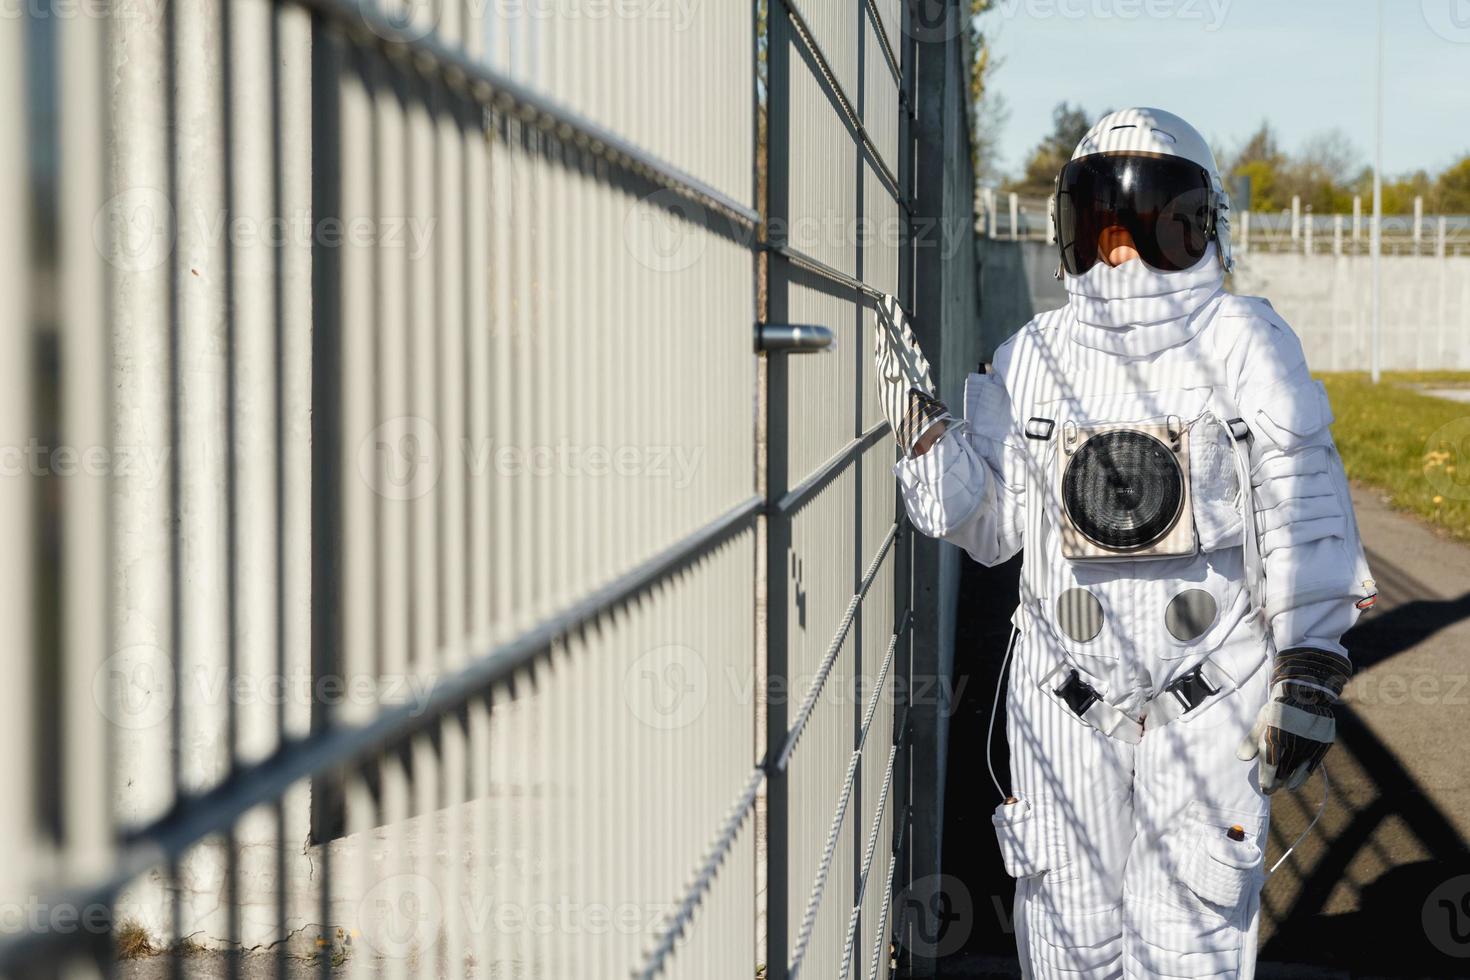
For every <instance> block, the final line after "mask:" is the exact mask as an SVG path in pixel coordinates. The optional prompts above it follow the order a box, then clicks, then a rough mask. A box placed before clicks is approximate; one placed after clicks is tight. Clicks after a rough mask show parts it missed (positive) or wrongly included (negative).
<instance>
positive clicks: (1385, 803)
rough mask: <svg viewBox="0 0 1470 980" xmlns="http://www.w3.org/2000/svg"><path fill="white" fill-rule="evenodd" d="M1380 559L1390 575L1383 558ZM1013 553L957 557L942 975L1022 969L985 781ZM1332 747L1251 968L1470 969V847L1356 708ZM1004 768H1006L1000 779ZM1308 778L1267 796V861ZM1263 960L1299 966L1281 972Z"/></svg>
mask: <svg viewBox="0 0 1470 980" xmlns="http://www.w3.org/2000/svg"><path fill="white" fill-rule="evenodd" d="M1370 561H1371V562H1372V564H1373V566H1374V568H1375V569H1378V568H1383V569H1384V570H1385V572H1387V574H1385V575H1384V577H1383V579H1381V580H1380V582H1381V583H1384V582H1392V581H1393V579H1394V575H1393V573H1392V570H1391V569H1390V568H1388V565H1387V563H1386V562H1385V561H1384V560H1383V559H1382V558H1381V557H1379V556H1376V555H1370ZM1020 562H1021V559H1020V557H1019V556H1018V557H1016V558H1014V559H1012V560H1011V561H1009V562H1007V563H1005V564H1004V565H1000V566H997V567H995V568H985V567H983V566H980V565H978V564H976V563H975V562H973V561H971V560H969V559H968V558H966V559H965V560H964V563H963V564H964V572H963V576H962V579H961V585H960V589H961V594H960V602H959V609H960V616H959V623H958V628H957V635H956V644H955V651H956V657H955V659H956V663H957V669H956V677H955V688H954V689H955V691H956V698H957V704H956V707H955V714H954V716H953V718H952V720H951V729H950V739H951V745H952V746H954V748H955V751H953V752H951V753H950V764H949V806H948V809H947V812H946V820H945V835H944V872H945V875H946V876H947V877H946V881H947V887H948V888H949V890H950V892H951V895H950V896H949V905H950V906H951V907H952V911H951V914H950V915H949V917H948V919H947V925H948V927H949V928H950V929H951V930H953V931H952V932H950V933H948V934H945V935H936V936H935V937H934V940H935V942H936V944H937V946H938V947H939V949H940V951H941V952H942V953H943V954H945V959H944V960H943V961H942V963H941V972H940V976H949V977H971V978H973V977H989V976H997V977H999V976H1017V975H1019V974H1018V973H1017V972H1016V970H1015V967H1014V963H1015V959H1014V957H1015V935H1014V929H1013V927H1012V922H1011V903H1012V899H1013V895H1014V886H1013V882H1012V880H1011V879H1010V878H1009V877H1008V876H1007V875H1006V873H1005V870H1004V868H1003V867H1002V866H1001V862H1000V855H999V852H998V850H997V846H996V841H995V834H994V831H993V829H992V827H991V822H990V814H991V811H992V810H993V809H994V807H995V805H996V803H997V802H998V801H997V799H996V792H995V787H994V786H993V785H992V784H991V781H990V776H989V773H988V771H987V769H986V760H985V752H984V746H985V745H986V738H987V728H988V725H989V722H990V711H991V705H992V702H993V699H994V696H995V690H996V683H997V679H998V678H997V673H996V672H997V669H998V668H999V666H1000V662H1001V658H1002V654H1003V652H1004V650H1005V646H1006V640H1007V638H1008V636H1009V633H1010V623H1009V622H1008V620H1007V613H1008V612H1009V610H1012V609H1014V608H1015V606H1016V602H1017V600H1018V578H1019V573H1020ZM1380 604H1381V605H1382V607H1383V608H1381V609H1380V610H1379V611H1377V612H1375V613H1374V614H1373V615H1371V616H1369V617H1366V618H1365V619H1364V621H1363V622H1362V623H1361V625H1360V626H1359V627H1357V628H1356V629H1355V630H1354V631H1353V632H1352V633H1350V634H1349V635H1348V637H1347V639H1346V642H1347V643H1348V645H1349V647H1350V648H1351V649H1352V650H1353V651H1354V656H1355V659H1356V660H1357V661H1358V662H1359V664H1360V665H1362V666H1364V667H1366V666H1367V665H1370V664H1374V663H1381V662H1383V661H1385V660H1388V659H1390V658H1392V657H1394V656H1395V655H1397V654H1399V653H1402V652H1404V651H1405V650H1407V649H1408V648H1409V647H1412V646H1413V645H1415V643H1417V642H1418V640H1419V639H1420V638H1422V637H1423V635H1424V631H1425V630H1426V629H1433V628H1436V627H1442V626H1444V625H1447V623H1448V621H1458V620H1460V619H1463V618H1467V617H1470V606H1467V605H1466V602H1465V601H1464V600H1460V601H1456V602H1454V603H1448V604H1443V608H1440V609H1437V610H1436V611H1435V612H1436V615H1434V616H1432V617H1430V618H1432V619H1433V624H1432V625H1426V621H1425V620H1426V618H1425V616H1424V612H1425V608H1424V602H1423V600H1422V598H1421V597H1418V596H1415V595H1413V594H1411V593H1406V592H1401V593H1400V594H1397V595H1395V594H1393V591H1390V587H1389V586H1388V585H1386V584H1385V585H1384V592H1383V594H1382V597H1381V599H1380ZM1338 719H1339V732H1338V743H1337V747H1336V748H1335V749H1334V750H1333V752H1332V755H1331V756H1330V757H1329V763H1328V768H1329V770H1330V772H1331V773H1332V785H1333V795H1332V801H1331V805H1330V806H1329V807H1328V809H1327V812H1326V814H1325V815H1324V816H1323V818H1322V821H1321V822H1320V823H1319V824H1318V826H1317V828H1316V829H1315V830H1314V831H1313V833H1312V834H1311V835H1309V836H1308V837H1307V839H1306V840H1305V841H1303V842H1302V844H1301V845H1300V846H1299V847H1298V848H1297V850H1296V851H1295V852H1294V853H1293V854H1292V856H1291V858H1290V859H1288V861H1287V862H1286V863H1284V864H1283V865H1282V866H1281V868H1280V870H1279V871H1278V872H1277V873H1276V874H1275V875H1273V876H1272V877H1271V879H1270V880H1269V882H1268V883H1267V886H1266V888H1265V891H1264V892H1263V895H1262V928H1261V952H1260V961H1261V963H1262V964H1263V966H1262V969H1261V972H1260V974H1259V975H1260V976H1262V977H1274V976H1317V975H1319V974H1318V973H1317V972H1316V971H1305V970H1303V969H1302V967H1301V966H1300V965H1305V964H1310V965H1311V966H1313V967H1317V968H1325V969H1326V971H1327V972H1324V973H1321V974H1320V975H1321V976H1324V977H1333V978H1338V977H1342V978H1346V977H1350V976H1351V977H1383V978H1388V977H1394V978H1406V977H1467V976H1470V847H1467V843H1466V841H1465V840H1464V839H1463V838H1462V837H1461V835H1460V834H1459V833H1458V831H1457V830H1456V829H1455V827H1454V825H1453V823H1452V822H1451V821H1450V820H1449V819H1447V817H1446V815H1445V814H1444V813H1443V812H1442V811H1441V810H1440V809H1439V808H1438V807H1437V806H1436V804H1435V803H1434V801H1433V800H1432V799H1431V797H1430V795H1429V794H1427V793H1426V792H1425V790H1424V788H1423V787H1422V786H1421V785H1420V784H1419V782H1418V781H1416V779H1415V778H1414V777H1413V775H1411V774H1410V773H1409V772H1408V771H1407V770H1406V769H1405V767H1404V765H1403V764H1402V763H1401V762H1400V761H1399V759H1398V758H1397V757H1396V756H1395V755H1394V753H1393V752H1392V751H1390V750H1389V748H1388V747H1387V746H1386V745H1384V743H1383V742H1382V741H1381V740H1380V739H1379V738H1378V737H1377V736H1376V735H1375V734H1374V733H1373V732H1372V731H1371V730H1370V729H1369V727H1368V726H1367V725H1366V724H1364V722H1363V721H1362V720H1361V719H1360V718H1359V716H1358V715H1357V714H1355V713H1354V712H1353V711H1351V710H1350V709H1348V708H1346V707H1344V708H1342V709H1341V710H1340V712H1339V715H1338ZM1004 731H1005V704H1004V701H1003V700H1002V703H1001V704H1000V707H999V710H998V712H997V715H996V720H995V732H996V738H995V740H994V764H995V768H996V771H997V772H999V773H1002V774H1005V773H1007V772H1008V771H1009V765H1010V760H1009V758H1008V754H1007V749H1006V744H1005V736H1004ZM1003 778H1004V775H1003ZM1320 785H1321V784H1320V783H1319V782H1318V781H1317V780H1315V779H1314V780H1313V781H1311V782H1309V783H1308V784H1307V785H1306V786H1305V787H1303V788H1302V789H1301V790H1299V791H1297V792H1296V793H1293V794H1280V795H1278V796H1277V797H1276V799H1275V801H1274V803H1273V816H1272V821H1271V842H1270V846H1269V848H1268V851H1267V867H1270V865H1271V864H1274V863H1275V861H1276V859H1277V858H1278V857H1279V856H1280V855H1281V854H1282V853H1283V852H1284V851H1285V850H1286V848H1287V847H1288V846H1290V844H1291V843H1292V841H1293V840H1295V839H1296V837H1297V836H1298V835H1299V834H1300V833H1301V832H1302V830H1303V829H1305V827H1306V825H1307V822H1308V821H1309V820H1310V819H1311V817H1312V814H1313V813H1314V812H1315V811H1316V808H1317V803H1318V801H1319V799H1320V793H1321V789H1320ZM1270 964H1293V966H1287V967H1284V968H1283V967H1279V966H1270Z"/></svg>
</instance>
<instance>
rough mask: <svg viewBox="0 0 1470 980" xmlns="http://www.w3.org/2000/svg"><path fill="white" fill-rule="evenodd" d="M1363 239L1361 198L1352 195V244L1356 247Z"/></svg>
mask: <svg viewBox="0 0 1470 980" xmlns="http://www.w3.org/2000/svg"><path fill="white" fill-rule="evenodd" d="M1362 237H1363V198H1362V196H1361V195H1358V194H1354V195H1353V244H1354V245H1357V244H1358V242H1359V241H1361V240H1362Z"/></svg>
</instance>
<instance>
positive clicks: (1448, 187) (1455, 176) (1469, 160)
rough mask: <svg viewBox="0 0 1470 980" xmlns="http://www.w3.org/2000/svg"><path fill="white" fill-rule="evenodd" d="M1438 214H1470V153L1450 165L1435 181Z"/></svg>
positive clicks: (1435, 202)
mask: <svg viewBox="0 0 1470 980" xmlns="http://www.w3.org/2000/svg"><path fill="white" fill-rule="evenodd" d="M1434 211H1435V213H1436V214H1470V153H1467V154H1465V155H1464V156H1463V157H1461V158H1460V161H1459V162H1458V163H1455V164H1452V165H1450V166H1449V167H1448V168H1447V169H1446V170H1445V171H1444V173H1442V174H1440V175H1439V179H1438V180H1436V181H1435V182H1434Z"/></svg>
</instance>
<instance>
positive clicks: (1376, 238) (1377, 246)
mask: <svg viewBox="0 0 1470 980" xmlns="http://www.w3.org/2000/svg"><path fill="white" fill-rule="evenodd" d="M1375 80H1376V86H1377V92H1376V96H1377V98H1376V103H1377V106H1376V107H1377V118H1376V120H1375V123H1374V128H1373V228H1372V229H1371V233H1370V235H1369V241H1368V245H1369V251H1370V252H1371V253H1372V255H1373V339H1372V355H1371V357H1372V362H1373V383H1374V384H1377V383H1378V376H1379V373H1380V369H1381V364H1382V347H1381V344H1380V341H1381V339H1382V334H1383V268H1382V266H1383V262H1382V253H1383V0H1378V72H1377V75H1376V76H1375Z"/></svg>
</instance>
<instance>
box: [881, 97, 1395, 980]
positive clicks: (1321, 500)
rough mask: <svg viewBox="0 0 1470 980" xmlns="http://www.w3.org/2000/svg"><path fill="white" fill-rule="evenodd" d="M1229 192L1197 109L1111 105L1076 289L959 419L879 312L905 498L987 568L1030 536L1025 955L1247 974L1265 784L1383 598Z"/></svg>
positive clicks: (1311, 722) (1021, 672)
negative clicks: (1237, 282)
mask: <svg viewBox="0 0 1470 980" xmlns="http://www.w3.org/2000/svg"><path fill="white" fill-rule="evenodd" d="M1228 217H1229V204H1228V199H1227V197H1226V195H1225V193H1224V189H1223V187H1222V186H1221V182H1220V176H1219V172H1218V169H1217V167H1216V165H1215V161H1214V158H1213V154H1212V153H1211V152H1210V149H1209V146H1208V144H1207V143H1206V142H1205V141H1204V139H1203V138H1201V136H1200V135H1199V134H1198V133H1197V132H1196V131H1195V130H1194V129H1193V128H1192V127H1190V126H1189V125H1188V124H1187V123H1185V122H1184V121H1183V120H1182V119H1179V118H1178V117H1177V116H1174V115H1171V114H1169V113H1166V112H1162V111H1159V110H1156V109H1129V110H1125V111H1122V112H1117V113H1113V114H1111V115H1109V116H1107V117H1105V118H1103V119H1102V120H1101V121H1100V122H1099V123H1098V124H1097V125H1096V126H1094V127H1093V128H1092V130H1091V131H1089V132H1088V134H1087V135H1086V136H1085V137H1084V138H1083V140H1082V142H1081V143H1080V144H1079V145H1078V147H1077V150H1076V153H1075V154H1074V155H1073V157H1072V160H1071V162H1070V163H1068V164H1067V166H1066V168H1064V169H1063V171H1062V173H1061V175H1060V177H1059V178H1058V182H1057V189H1056V195H1055V197H1054V199H1053V227H1054V230H1055V232H1056V235H1057V241H1058V244H1059V248H1060V251H1061V265H1062V269H1063V270H1064V271H1065V285H1066V288H1067V292H1068V295H1069V301H1068V303H1067V305H1066V306H1065V307H1063V308H1062V309H1059V310H1055V311H1052V312H1049V313H1043V314H1041V315H1040V316H1038V317H1036V318H1035V319H1033V320H1032V321H1031V322H1030V323H1028V324H1026V325H1025V326H1024V327H1023V328H1022V329H1021V330H1020V332H1019V333H1017V334H1016V335H1015V336H1014V337H1012V338H1011V339H1010V340H1009V341H1007V342H1006V343H1005V344H1004V345H1002V346H1001V348H1000V349H999V350H998V351H997V352H996V354H995V357H994V362H993V369H992V371H991V372H990V373H987V374H983V375H979V374H972V375H971V376H970V377H969V379H968V382H967V385H966V390H965V405H964V413H963V414H964V419H963V421H958V422H956V421H955V420H954V419H952V418H951V417H950V416H949V415H948V412H947V411H946V410H945V409H944V407H943V406H942V404H940V403H938V402H937V401H936V400H934V398H933V397H932V396H933V391H932V388H931V387H929V386H928V384H927V380H926V379H921V380H918V381H915V376H914V374H913V372H912V370H911V365H909V364H904V363H900V360H901V359H899V358H896V357H895V356H894V354H893V349H896V348H902V347H904V346H905V340H904V336H905V335H906V332H905V331H904V330H902V329H899V330H897V331H895V330H893V329H892V328H890V329H889V330H887V331H880V333H882V334H885V336H880V342H879V347H880V350H879V357H880V363H879V375H880V385H883V386H885V392H884V395H885V405H886V407H887V406H890V405H899V404H900V402H901V400H899V399H896V398H895V397H894V396H893V394H892V392H893V391H894V390H895V389H896V388H903V390H904V391H905V392H906V393H907V395H908V396H909V401H908V402H907V403H904V404H903V405H902V407H903V408H905V409H906V410H907V411H906V412H905V413H904V414H903V415H901V416H900V415H899V413H898V410H897V409H895V408H888V412H889V417H890V419H892V420H893V421H894V423H895V430H896V431H897V432H898V433H899V438H900V441H901V443H902V448H903V449H904V450H905V458H904V459H902V460H901V461H900V462H899V463H898V464H897V467H896V472H897V475H898V478H899V481H900V484H901V488H902V492H903V496H904V501H905V504H906V506H907V510H908V513H909V517H910V520H911V521H912V522H913V524H914V526H915V527H916V528H917V529H918V530H919V531H921V532H922V533H924V534H927V535H931V536H933V537H937V538H942V539H944V540H946V541H951V542H953V543H955V544H957V545H959V546H960V547H962V548H964V549H965V550H966V551H967V552H968V553H969V554H970V555H971V556H972V557H973V558H975V560H977V561H979V562H982V563H984V564H987V565H993V564H996V563H998V562H1002V561H1005V560H1006V559H1008V558H1010V557H1011V556H1013V555H1015V554H1016V552H1017V551H1020V550H1022V549H1024V562H1023V566H1024V567H1023V572H1022V588H1021V593H1022V601H1021V605H1020V607H1019V608H1018V609H1017V610H1016V614H1015V616H1014V620H1013V621H1014V624H1015V627H1016V633H1015V634H1013V637H1012V642H1013V658H1014V659H1013V663H1012V669H1011V675H1010V684H1009V689H1008V690H1009V693H1008V696H1007V701H1006V707H1007V717H1008V723H1007V735H1008V738H1009V743H1010V750H1011V782H1010V788H1009V791H1008V792H1007V791H1006V790H1001V795H1002V797H1004V798H1006V802H1004V803H1002V804H1001V805H1000V806H999V807H997V809H996V813H995V817H994V823H995V829H996V834H997V837H998V839H999V842H1000V848H1001V851H1002V854H1003V857H1004V860H1005V864H1006V868H1007V870H1008V871H1009V872H1010V873H1011V874H1012V875H1014V876H1015V877H1016V879H1017V896H1016V909H1015V925H1016V932H1017V943H1018V946H1019V952H1020V956H1021V960H1022V963H1023V964H1024V965H1025V967H1026V968H1027V975H1029V976H1033V977H1038V978H1045V980H1051V978H1058V977H1069V978H1104V977H1120V976H1121V977H1140V978H1142V977H1179V978H1201V977H1250V976H1252V975H1253V971H1254V962H1255V935H1256V919H1257V909H1258V901H1259V891H1260V887H1261V884H1262V882H1263V881H1264V878H1265V872H1264V871H1263V868H1262V850H1263V848H1264V845H1265V840H1266V838H1265V833H1266V825H1267V817H1268V800H1267V794H1268V793H1269V792H1271V791H1274V790H1275V789H1277V788H1279V787H1281V786H1288V787H1291V788H1294V787H1296V786H1298V785H1300V784H1301V783H1302V782H1303V781H1304V780H1305V779H1306V778H1307V777H1308V775H1309V774H1310V773H1311V772H1312V770H1313V769H1314V768H1315V767H1316V766H1317V764H1318V763H1320V761H1321V759H1322V756H1323V755H1324V754H1325V753H1326V750H1327V748H1328V747H1329V746H1330V745H1331V742H1332V739H1333V720H1332V713H1331V708H1330V704H1331V703H1332V701H1334V700H1335V698H1336V696H1337V694H1339V693H1340V692H1341V689H1342V685H1343V683H1344V682H1345V681H1346V680H1347V678H1348V676H1349V672H1350V670H1349V667H1348V662H1347V659H1346V651H1345V650H1344V648H1343V646H1342V644H1341V642H1340V638H1341V636H1342V634H1343V632H1344V631H1346V630H1347V629H1348V627H1350V626H1351V625H1352V624H1353V622H1354V621H1355V620H1356V619H1357V616H1358V610H1359V609H1360V608H1363V607H1364V606H1366V605H1367V604H1369V603H1371V601H1372V598H1373V596H1374V594H1375V588H1374V585H1373V582H1372V580H1371V576H1370V575H1369V572H1368V569H1367V565H1366V563H1365V561H1364V558H1363V553H1362V547H1361V544H1360V542H1359V538H1358V532H1357V526H1356V521H1355V519H1354V516H1353V510H1352V503H1351V499H1350V497H1349V494H1348V487H1347V482H1346V479H1345V477H1344V474H1343V469H1342V464H1341V461H1340V459H1339V457H1338V455H1337V451H1336V449H1335V447H1334V446H1333V443H1332V438H1331V435H1330V433H1329V430H1328V424H1329V423H1330V422H1331V421H1332V414H1331V409H1330V408H1329V406H1328V403H1327V397H1326V394H1325V392H1324V391H1323V389H1322V387H1321V386H1320V384H1318V383H1317V382H1315V381H1314V380H1313V379H1312V378H1311V376H1310V375H1309V373H1308V369H1307V365H1306V363H1305V361H1304V359H1303V355H1302V350H1301V345H1300V343H1299V342H1298V340H1297V338H1296V336H1295V335H1294V334H1293V333H1292V331H1291V329H1290V328H1289V327H1288V326H1287V325H1286V324H1285V323H1284V322H1283V321H1282V320H1281V318H1280V317H1279V316H1277V315H1276V313H1275V312H1274V311H1273V310H1272V308H1271V306H1270V305H1269V304H1268V303H1267V302H1265V301H1264V300H1261V299H1256V298H1250V297H1240V296H1234V295H1231V294H1229V293H1227V292H1225V291H1224V288H1223V278H1224V274H1225V272H1226V271H1227V270H1228V269H1229V267H1230V263H1231V258H1230V240H1229V223H1228ZM1124 232H1126V234H1124ZM1117 241H1121V242H1123V243H1124V244H1125V245H1126V246H1127V247H1128V248H1131V249H1132V250H1133V251H1132V252H1131V253H1129V252H1127V251H1124V252H1121V253H1115V252H1110V249H1111V248H1112V247H1113V244H1114V243H1115V242H1117ZM1118 255H1122V256H1123V257H1124V258H1125V259H1127V258H1131V257H1133V256H1136V257H1137V260H1135V261H1122V262H1118V261H1116V256H1118ZM906 336H908V340H909V341H911V339H912V338H911V335H906ZM920 367H921V368H926V366H925V365H922V364H921V365H920ZM905 370H908V371H909V374H908V375H904V371H905ZM922 373H924V374H927V371H926V370H925V371H923V372H922ZM936 423H937V424H936ZM941 433H942V434H941ZM921 435H922V436H923V438H922V439H920V438H919V437H920V436H921ZM936 437H937V439H936ZM916 443H917V444H918V447H917V450H915V444H916ZM1242 489H1243V491H1244V492H1242ZM981 775H983V774H981ZM997 788H999V780H997ZM1263 791H1264V792H1263Z"/></svg>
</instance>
